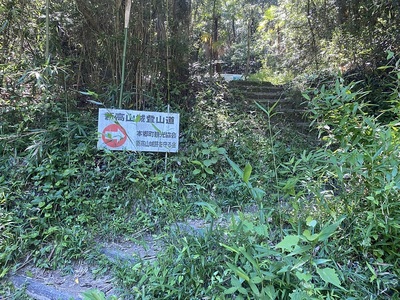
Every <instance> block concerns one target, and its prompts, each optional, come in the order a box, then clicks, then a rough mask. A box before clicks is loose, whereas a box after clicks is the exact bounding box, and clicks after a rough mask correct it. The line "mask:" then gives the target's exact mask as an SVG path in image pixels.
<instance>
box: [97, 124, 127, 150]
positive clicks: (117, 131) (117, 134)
mask: <svg viewBox="0 0 400 300" xmlns="http://www.w3.org/2000/svg"><path fill="white" fill-rule="evenodd" d="M127 137H128V135H127V134H126V131H125V129H124V128H123V127H122V126H121V125H119V124H110V125H108V126H106V127H105V128H104V129H103V132H102V134H101V138H102V139H103V142H104V143H105V144H106V145H107V146H108V147H111V148H117V147H120V146H122V145H123V144H124V143H125V141H126V139H127Z"/></svg>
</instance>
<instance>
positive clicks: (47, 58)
mask: <svg viewBox="0 0 400 300" xmlns="http://www.w3.org/2000/svg"><path fill="white" fill-rule="evenodd" d="M49 2H50V1H49V0H46V50H45V53H44V56H45V61H47V60H49V52H50V50H49V48H50V46H49V44H50V30H49V23H50V21H49V19H50V16H49V5H50V3H49Z"/></svg>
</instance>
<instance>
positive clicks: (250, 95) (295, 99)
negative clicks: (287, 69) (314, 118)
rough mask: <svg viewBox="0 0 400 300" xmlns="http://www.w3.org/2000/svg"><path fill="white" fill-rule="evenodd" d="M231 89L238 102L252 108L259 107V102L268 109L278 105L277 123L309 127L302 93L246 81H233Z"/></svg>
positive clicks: (276, 107)
mask: <svg viewBox="0 0 400 300" xmlns="http://www.w3.org/2000/svg"><path fill="white" fill-rule="evenodd" d="M229 88H230V91H231V92H232V94H233V96H234V98H235V99H236V100H239V101H245V102H246V103H248V104H249V105H251V106H253V105H254V107H257V106H256V105H255V102H257V103H259V104H261V105H262V106H264V107H265V108H267V109H268V108H270V107H272V106H274V105H275V104H276V106H275V107H274V111H275V112H276V113H277V114H276V115H275V121H279V122H282V121H283V122H285V123H292V124H295V125H296V126H299V127H302V128H306V127H308V126H309V122H308V121H307V120H306V117H305V116H304V113H305V111H306V110H305V106H304V104H303V101H304V99H302V96H301V95H300V93H293V92H290V93H289V92H288V91H287V90H286V89H285V88H284V87H283V86H280V85H273V84H272V83H269V82H256V81H245V80H236V81H231V82H229Z"/></svg>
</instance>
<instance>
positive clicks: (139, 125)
mask: <svg viewBox="0 0 400 300" xmlns="http://www.w3.org/2000/svg"><path fill="white" fill-rule="evenodd" d="M98 132H99V139H98V142H97V148H98V149H104V148H106V149H109V150H131V151H151V152H178V146H179V114H176V113H162V112H150V111H137V110H125V109H107V108H100V109H99V122H98Z"/></svg>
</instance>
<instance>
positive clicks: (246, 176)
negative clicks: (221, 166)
mask: <svg viewBox="0 0 400 300" xmlns="http://www.w3.org/2000/svg"><path fill="white" fill-rule="evenodd" d="M252 170H253V168H252V166H251V165H250V164H249V163H248V164H246V166H245V167H244V172H243V178H242V179H243V181H244V182H245V183H248V182H249V179H250V175H251V171H252Z"/></svg>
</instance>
